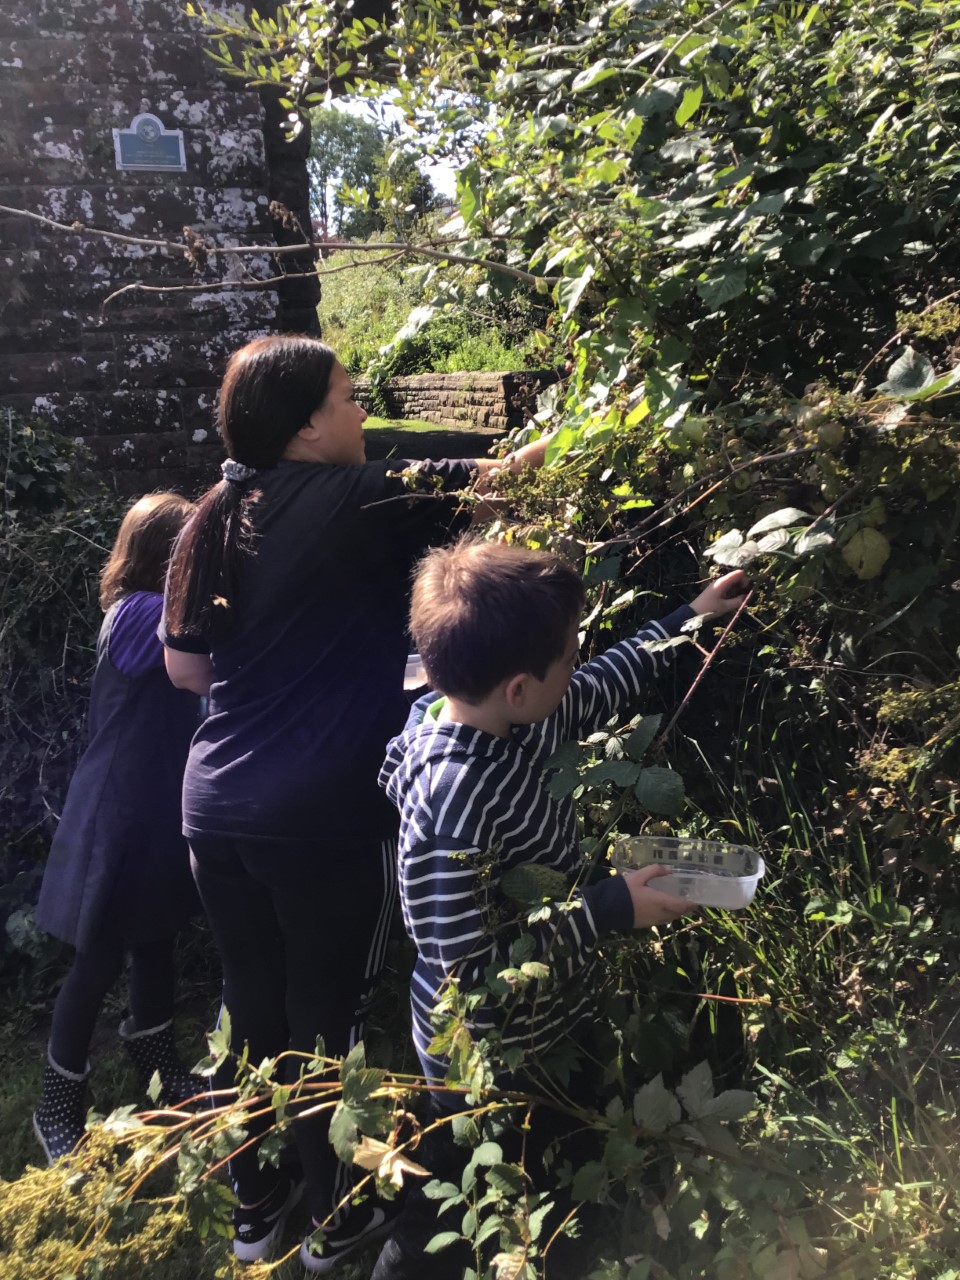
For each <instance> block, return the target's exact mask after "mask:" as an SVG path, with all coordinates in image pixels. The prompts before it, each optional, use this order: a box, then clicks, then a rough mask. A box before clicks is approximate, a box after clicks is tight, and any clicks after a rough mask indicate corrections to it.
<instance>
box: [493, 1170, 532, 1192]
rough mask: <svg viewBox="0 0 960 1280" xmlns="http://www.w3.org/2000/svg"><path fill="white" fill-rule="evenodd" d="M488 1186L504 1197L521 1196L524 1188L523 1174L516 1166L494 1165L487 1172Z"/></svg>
mask: <svg viewBox="0 0 960 1280" xmlns="http://www.w3.org/2000/svg"><path fill="white" fill-rule="evenodd" d="M487 1185H488V1186H491V1187H494V1188H495V1189H496V1190H497V1191H500V1192H502V1194H503V1195H519V1194H520V1192H521V1191H522V1190H523V1188H524V1185H525V1183H524V1177H523V1172H522V1171H521V1170H520V1169H518V1168H517V1166H516V1165H514V1164H494V1165H491V1166H490V1168H489V1169H488V1170H487Z"/></svg>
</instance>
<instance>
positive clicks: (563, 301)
mask: <svg viewBox="0 0 960 1280" xmlns="http://www.w3.org/2000/svg"><path fill="white" fill-rule="evenodd" d="M593 276H594V267H593V264H592V263H588V264H587V266H586V267H585V268H584V270H583V271H582V272H581V273H580V275H578V276H564V277H563V279H562V280H561V281H560V282H559V283H558V284H557V302H558V304H559V306H560V308H561V313H562V315H563V318H564V320H568V319H569V318H570V316H572V315H573V313H574V311H576V309H577V307H578V306H579V305H580V299H581V298H582V297H583V292H584V290H585V289H586V287H587V285H588V284H589V283H590V281H591V280H592V279H593Z"/></svg>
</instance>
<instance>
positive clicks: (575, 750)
mask: <svg viewBox="0 0 960 1280" xmlns="http://www.w3.org/2000/svg"><path fill="white" fill-rule="evenodd" d="M582 759H583V751H582V750H581V749H580V744H579V743H578V742H574V741H572V740H568V741H567V742H561V743H560V745H559V747H557V749H556V751H555V752H554V753H553V755H552V756H551V757H550V758H549V759H548V760H547V762H546V764H545V765H544V766H543V767H544V768H545V769H565V768H567V767H568V766H569V765H578V764H579V763H580V761H581V760H582Z"/></svg>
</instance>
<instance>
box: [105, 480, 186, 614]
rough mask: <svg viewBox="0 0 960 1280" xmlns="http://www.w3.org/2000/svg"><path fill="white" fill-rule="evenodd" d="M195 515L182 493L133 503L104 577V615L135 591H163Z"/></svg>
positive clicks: (150, 495) (148, 496) (157, 494)
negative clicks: (175, 552) (176, 550)
mask: <svg viewBox="0 0 960 1280" xmlns="http://www.w3.org/2000/svg"><path fill="white" fill-rule="evenodd" d="M193 512H194V506H193V503H192V502H188V501H187V499H186V498H181V497H180V495H179V494H178V493H148V494H147V496H146V497H145V498H141V499H140V500H139V501H138V502H135V503H134V504H133V506H132V507H131V508H130V510H129V511H128V512H127V514H126V515H125V516H124V517H123V521H122V523H121V525H120V532H119V533H118V534H117V540H116V542H114V544H113V550H112V551H111V552H110V558H109V560H108V561H107V563H106V564H105V565H104V566H103V572H102V573H101V574H100V608H101V609H102V610H103V611H104V613H106V611H107V610H108V609H109V608H110V607H111V605H114V604H116V603H117V601H118V600H122V599H123V597H124V596H128V595H131V594H132V593H133V592H134V591H162V590H163V579H164V576H165V574H166V572H167V561H168V560H169V559H170V552H171V551H172V550H173V544H174V540H175V539H176V537H177V535H178V534H179V532H180V530H181V529H182V528H183V526H184V525H185V524H186V523H187V521H188V520H189V519H190V517H191V516H192V515H193Z"/></svg>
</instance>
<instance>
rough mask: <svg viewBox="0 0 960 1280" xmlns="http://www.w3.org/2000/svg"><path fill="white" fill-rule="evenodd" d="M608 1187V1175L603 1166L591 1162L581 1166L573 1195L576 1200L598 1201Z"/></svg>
mask: <svg viewBox="0 0 960 1280" xmlns="http://www.w3.org/2000/svg"><path fill="white" fill-rule="evenodd" d="M606 1185H607V1175H606V1171H605V1170H604V1167H603V1165H602V1164H599V1163H598V1162H597V1161H596V1160H590V1161H588V1162H587V1164H584V1165H581V1166H580V1168H579V1169H578V1170H577V1172H576V1174H575V1175H574V1178H573V1187H572V1189H571V1194H572V1196H573V1199H574V1200H598V1199H599V1198H600V1195H601V1193H602V1192H603V1191H604V1190H605V1189H606Z"/></svg>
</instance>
